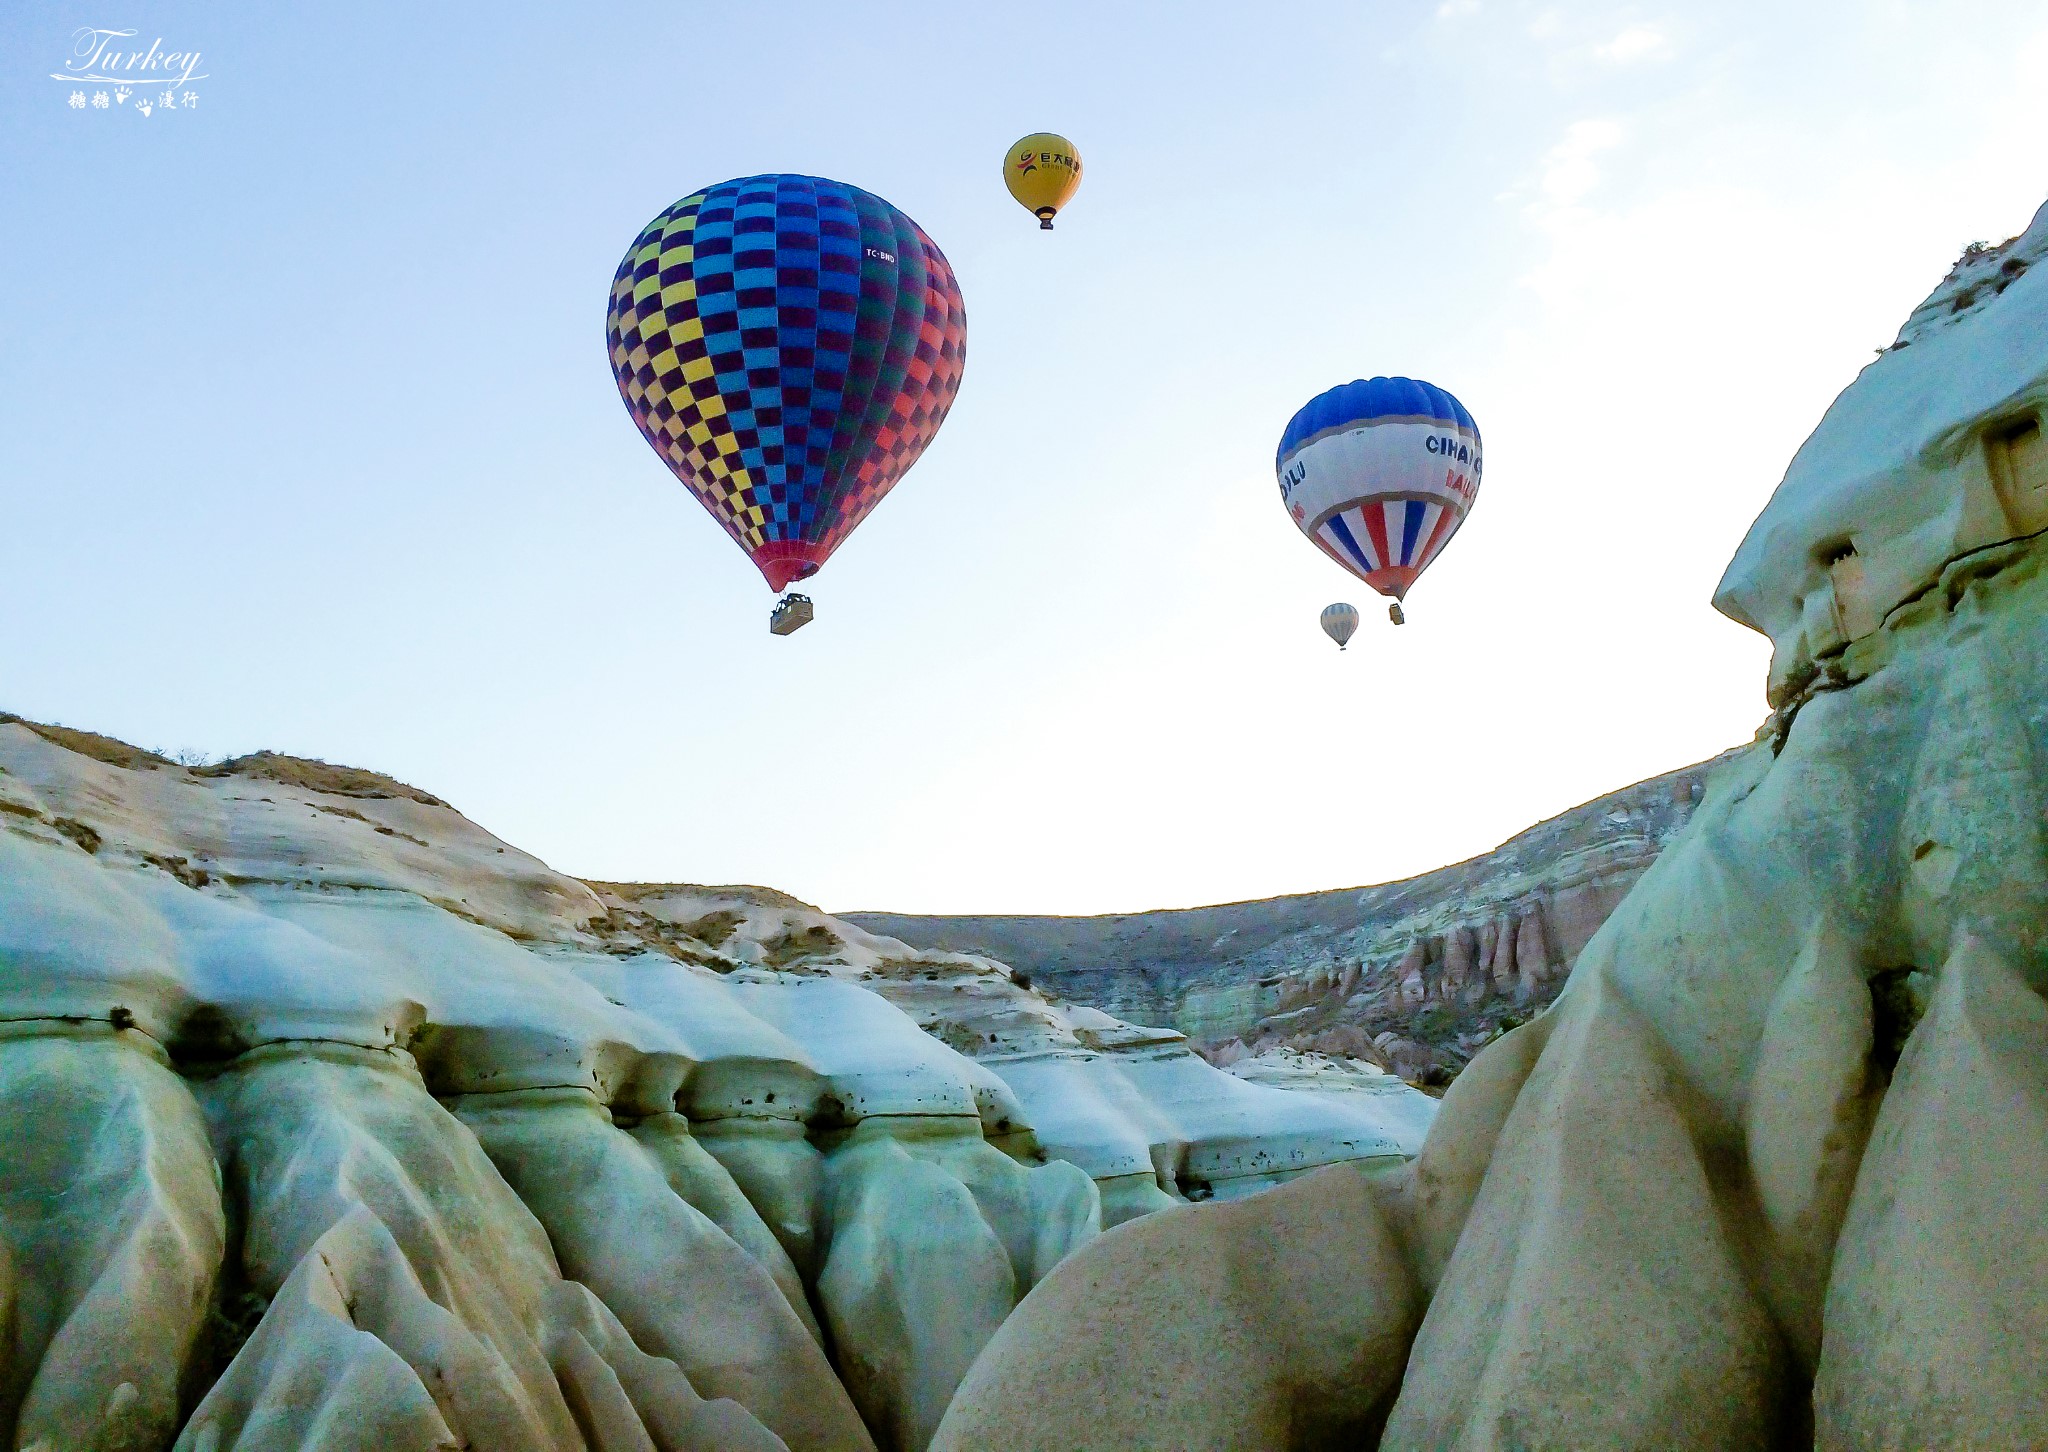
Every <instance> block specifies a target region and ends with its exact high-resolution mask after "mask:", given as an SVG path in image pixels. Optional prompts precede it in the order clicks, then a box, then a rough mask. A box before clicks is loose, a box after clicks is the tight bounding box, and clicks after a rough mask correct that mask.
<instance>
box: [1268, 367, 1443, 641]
mask: <svg viewBox="0 0 2048 1452" xmlns="http://www.w3.org/2000/svg"><path fill="white" fill-rule="evenodd" d="M1275 468H1276V470H1277V472H1278V473H1279V476H1280V500H1281V502H1282V503H1283V504H1285V505H1286V506H1287V513H1288V515H1289V516H1290V517H1291V518H1292V519H1293V520H1294V522H1295V524H1296V525H1298V526H1299V527H1300V529H1301V532H1302V533H1303V534H1305V535H1307V536H1308V537H1309V538H1310V539H1312V540H1314V541H1315V543H1316V545H1317V546H1318V547H1319V548H1320V549H1321V550H1322V551H1323V553H1324V554H1326V555H1328V556H1329V557H1330V558H1331V559H1333V560H1335V561H1336V562H1337V563H1338V564H1340V565H1342V566H1343V567H1344V568H1345V569H1347V570H1349V571H1350V572H1351V573H1352V574H1354V575H1356V576H1358V578H1359V579H1361V580H1363V581H1365V583H1366V584H1368V585H1370V586H1372V587H1373V589H1375V590H1377V591H1379V592H1380V593H1381V594H1382V595H1389V596H1392V597H1393V598H1394V600H1395V601H1397V602H1398V601H1399V600H1400V599H1401V597H1402V596H1403V595H1406V594H1407V593H1408V590H1409V588H1410V587H1411V586H1413V585H1414V583H1415V580H1416V577H1417V576H1418V575H1420V574H1421V573H1422V572H1423V571H1424V570H1426V569H1428V568H1429V565H1430V561H1432V560H1434V559H1435V558H1436V557H1437V555H1438V554H1440V553H1441V552H1442V550H1443V547H1444V546H1445V545H1446V544H1449V543H1450V539H1451V536H1452V535H1454V534H1456V533H1457V532H1458V526H1459V525H1461V524H1463V523H1464V522H1465V514H1466V511H1468V510H1469V509H1471V507H1472V501H1473V500H1474V499H1476V498H1478V497H1479V468H1480V445H1479V425H1477V424H1475V423H1474V422H1473V421H1472V415H1471V414H1469V413H1467V412H1466V411H1465V405H1464V404H1462V403H1460V402H1458V400H1457V399H1455V398H1453V397H1451V395H1450V394H1448V393H1446V392H1444V391H1443V390H1442V389H1441V388H1438V387H1437V386H1436V385H1435V384H1432V383H1424V382H1422V381H1421V380H1420V379H1415V378H1371V379H1360V380H1358V381H1357V382H1354V383H1345V384H1341V385H1339V386H1338V387H1336V388H1333V389H1331V390H1330V391H1329V392H1327V393H1321V394H1318V395H1316V397H1314V398H1312V399H1310V400H1309V402H1308V405H1307V406H1306V407H1304V408H1303V409H1302V410H1301V412H1300V413H1297V414H1296V415H1295V416H1294V418H1293V420H1292V421H1290V422H1289V423H1288V425H1287V431H1286V432H1285V433H1283V434H1282V435H1281V436H1280V450H1279V454H1278V457H1277V458H1276V460H1275ZM1388 613H1389V614H1391V615H1392V616H1393V618H1394V623H1395V624H1397V625H1398V624H1400V623H1401V607H1400V605H1399V604H1398V603H1397V604H1395V605H1394V606H1393V607H1392V608H1391V609H1390V610H1389V612H1388Z"/></svg>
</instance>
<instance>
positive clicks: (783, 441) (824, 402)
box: [605, 176, 967, 633]
mask: <svg viewBox="0 0 2048 1452" xmlns="http://www.w3.org/2000/svg"><path fill="white" fill-rule="evenodd" d="M605 332H606V336H607V338H608V340H609V342H610V344H611V359H612V372H613V373H614V374H615V375H616V376H617V378H618V384H619V394H620V396H621V397H622V398H624V399H625V401H626V411H627V412H628V413H630V414H632V415H633V422H634V423H635V424H637V425H639V428H640V432H641V434H642V435H644V436H645V437H646V439H647V442H648V443H649V444H651V445H652V446H653V447H654V451H655V452H656V453H658V454H659V455H661V457H662V460H663V462H665V463H666V464H667V465H668V467H669V469H670V471H671V472H673V473H674V474H675V476H676V478H678V479H680V480H681V481H682V482H683V486H684V487H685V488H687V489H688V490H689V491H690V492H691V493H692V494H694V495H696V496H697V499H698V501H699V502H700V503H702V504H703V506H704V507H705V508H706V509H708V510H710V511H711V516H712V518H714V519H716V520H717V521H718V523H719V524H720V525H721V526H722V527H723V528H724V530H725V532H726V533H727V534H729V535H731V536H732V537H733V540H734V541H735V542H736V543H737V544H738V545H739V547H740V548H741V549H743V550H745V551H746V552H747V556H748V558H750V559H751V560H753V562H754V564H755V565H756V566H757V567H758V568H759V569H760V571H761V573H762V575H764V576H765V577H766V578H767V580H768V585H769V588H771V589H773V590H776V591H780V590H782V589H783V588H784V587H785V586H787V585H789V584H790V583H792V582H793V581H796V580H801V579H804V578H806V577H807V576H810V575H814V574H816V573H817V572H818V569H819V567H820V566H822V565H823V564H824V563H825V561H826V560H827V559H828V558H830V557H831V554H832V552H833V551H834V550H835V549H837V548H838V547H839V545H840V544H841V543H842V542H843V541H844V540H845V539H846V537H847V535H849V534H850V533H852V532H853V530H854V528H855V527H856V526H857V525H859V524H860V522H861V521H862V520H863V519H865V518H867V516H868V512H869V511H870V510H872V509H873V508H874V507H875V506H876V505H877V504H878V503H880V502H881V499H882V496H883V495H885V494H887V493H888V492H889V490H890V489H891V488H893V487H894V486H895V484H896V481H897V480H899V479H901V478H902V477H903V475H904V472H905V471H906V470H908V469H909V468H910V466H911V465H912V464H914V463H916V462H917V458H918V455H920V454H922V453H923V452H924V449H925V446H926V445H927V444H929V443H930V442H931V441H932V437H933V435H935V434H936V433H937V432H938V430H939V425H940V424H941V423H942V422H944V420H945V417H946V411H947V410H948V409H949V408H951V407H952V405H953V397H954V395H955V394H956V393H958V392H959V389H960V374H961V369H962V368H963V366H964V365H965V362H966V354H967V315H966V311H965V308H964V307H963V305H962V303H961V299H960V285H959V283H958V282H956V281H955V280H954V278H953V269H952V268H951V267H950V266H948V265H947V263H946V259H945V256H944V254H942V253H941V252H940V251H939V249H938V247H937V246H936V245H934V243H933V242H932V240H931V238H929V237H927V236H926V235H925V234H924V231H923V230H922V229H921V228H920V227H919V226H918V225H917V223H915V222H913V221H911V220H910V218H908V217H906V216H904V215H903V213H901V212H899V211H897V210H896V209H895V208H894V207H892V206H890V205H889V204H888V203H887V202H885V201H883V200H882V199H881V198H880V197H877V196H873V195H871V194H870V193H867V192H864V191H862V190H861V189H860V188H858V187H851V186H848V185H846V184H845V183H844V182H836V181H827V180H825V179H824V178H822V177H813V176H750V177H741V178H740V179H738V180H737V181H729V182H721V183H719V184H718V185H717V186H715V187H706V188H705V189H704V190H703V191H699V192H692V193H691V194H690V195H689V196H687V197H684V198H683V199H682V200H681V201H679V202H677V203H676V204H675V205H674V206H672V207H670V208H669V209H668V210H667V211H665V212H663V213H662V214H661V215H660V216H658V217H656V218H655V219H654V220H653V221H652V222H649V223H648V224H647V226H646V227H644V228H643V229H642V230H641V232H640V235H639V236H638V237H636V238H635V239H634V240H633V245H632V246H631V247H629V248H628V249H627V250H626V257H625V260H624V261H623V262H621V263H620V264H619V270H618V275H617V276H616V277H615V278H613V280H612V294H611V306H610V308H609V310H608V311H607V313H606V315H605ZM807 607H808V602H806V609H807ZM799 613H805V612H799ZM787 615H788V612H785V617H787ZM805 618H808V614H807V613H805ZM784 623H785V624H786V623H787V619H786V618H785V621H784ZM801 623H802V622H801V621H798V622H797V624H801ZM787 628H788V629H791V630H793V629H795V628H796V625H788V626H787ZM780 633H786V631H785V632H780Z"/></svg>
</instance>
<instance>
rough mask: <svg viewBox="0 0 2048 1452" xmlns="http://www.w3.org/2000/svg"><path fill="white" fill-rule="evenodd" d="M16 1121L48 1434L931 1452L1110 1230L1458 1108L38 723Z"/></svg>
mask: <svg viewBox="0 0 2048 1452" xmlns="http://www.w3.org/2000/svg"><path fill="white" fill-rule="evenodd" d="M1275 1075H1277V1076H1278V1077H1277V1078H1276V1077H1275ZM1276 1084H1278V1085H1279V1087H1275V1085H1276ZM0 1102H4V1104H5V1107H6V1110H7V1112H8V1124H9V1126H10V1128H9V1132H8V1133H7V1134H6V1135H5V1136H0V1321H4V1325H5V1327H6V1329H7V1332H8V1336H7V1339H6V1340H5V1342H4V1343H0V1344H4V1346H5V1348H6V1353H5V1357H4V1359H0V1426H5V1427H7V1428H9V1429H11V1431H12V1435H13V1438H14V1442H13V1445H15V1446H18V1447H23V1448H37V1449H44V1452H57V1449H67V1448H93V1449H103V1448H122V1449H149V1448H165V1447H169V1446H172V1445H173V1444H174V1443H175V1445H176V1446H177V1447H179V1448H180V1449H190V1452H227V1449H248V1452H262V1449H280V1452H282V1449H300V1448H329V1449H333V1448H344V1447H346V1448H376V1449H378V1452H398V1449H411V1448H418V1449H423V1452H424V1449H434V1448H454V1447H476V1448H491V1449H520V1448H532V1449H543V1448H545V1449H577V1448H584V1447H589V1448H596V1449H606V1452H611V1449H620V1448H633V1449H642V1448H665V1449H680V1448H705V1449H710V1448H739V1449H744V1448H764V1449H765V1448H773V1447H787V1448H790V1449H796V1452H803V1449H840V1448H867V1447H873V1446H876V1445H878V1444H879V1445H880V1446H882V1447H886V1448H921V1447H923V1446H924V1445H925V1444H926V1442H927V1441H928V1440H929V1439H930V1436H931V1434H932V1431H933V1429H934V1428H935V1427H936V1425H937V1423H938V1421H939V1418H940V1417H941V1416H942V1415H943V1413H944V1411H945V1408H946V1406H947V1404H948V1402H949V1401H950V1399H951V1397H952V1394H953V1391H954V1388H955V1387H956V1385H957V1384H958V1382H959V1380H960V1378H961V1376H962V1375H963V1374H964V1373H965V1371H966V1369H967V1367H968V1365H969V1364H970V1363H971V1362H972V1361H973V1359H974V1357H975V1354H976V1353H977V1352H978V1351H979V1350H980V1348H981V1347H982V1345H983V1344H984V1343H985V1342H986V1341H987V1340H988V1338H989V1337H990V1336H991V1335H992V1334H993V1333H994V1332H995V1330H996V1328H997V1327H998V1326H999V1325H1000V1324H1001V1323H1002V1322H1003V1320H1004V1319H1005V1318H1006V1317H1007V1316H1008V1315H1009V1313H1010V1311H1011V1310H1012V1308H1013V1307H1014V1306H1015V1304H1016V1303H1017V1301H1018V1299H1019V1298H1020V1297H1021V1296H1022V1295H1024V1294H1025V1293H1026V1292H1028V1291H1029V1290H1030V1289H1031V1288H1032V1287H1033V1286H1034V1285H1035V1284H1037V1283H1038V1282H1039V1281H1040V1280H1042V1279H1043V1278H1044V1277H1045V1276H1046V1275H1047V1274H1048V1273H1049V1272H1050V1271H1051V1270H1052V1269H1053V1267H1054V1266H1056V1265H1057V1264H1059V1263H1060V1261H1061V1260H1062V1259H1063V1258H1064V1257H1066V1256H1067V1255H1069V1254H1070V1253H1071V1252H1073V1251H1074V1250H1075V1249H1076V1248H1077V1247H1079V1246H1082V1245H1084V1244H1086V1243H1088V1242H1089V1241H1090V1240H1092V1239H1093V1238H1094V1237H1095V1236H1096V1235H1097V1234H1098V1233H1099V1231H1100V1229H1101V1227H1102V1226H1103V1225H1104V1224H1105V1223H1109V1224H1114V1223H1117V1222H1119V1221H1122V1220H1126V1219H1130V1218H1132V1217H1135V1216H1140V1215H1143V1214H1145V1213H1146V1212H1148V1211H1150V1210H1154V1209H1159V1208H1163V1207H1167V1206H1171V1205H1175V1204H1178V1203H1182V1202H1184V1201H1186V1200H1188V1199H1206V1198H1212V1197H1213V1198H1217V1199H1226V1200H1227V1199H1233V1198H1237V1197H1242V1196H1245V1195H1248V1194H1250V1193H1251V1192H1253V1191H1255V1190H1260V1189H1264V1188H1266V1187H1268V1186H1271V1185H1274V1184H1278V1183H1282V1182H1284V1181H1287V1180H1289V1179H1292V1178H1295V1177H1298V1176H1300V1175H1301V1174H1303V1173H1304V1172H1305V1171H1308V1170H1313V1169H1315V1168H1317V1167H1320V1166H1327V1165H1330V1164H1334V1163H1339V1162H1345V1161H1352V1160H1358V1161H1379V1162H1384V1163H1399V1162H1400V1161H1402V1160H1403V1159H1405V1158H1406V1157H1408V1156H1410V1155H1412V1154H1413V1153H1414V1151H1415V1150H1416V1148H1417V1147H1418V1146H1419V1145H1420V1143H1421V1139H1422V1136H1423V1134H1424V1133H1425V1132H1426V1129H1427V1126H1428V1123H1429V1120H1430V1118H1431V1116H1432V1115H1433V1113H1434V1109H1435V1104H1434V1101H1432V1100H1430V1099H1428V1098H1426V1097H1425V1096H1422V1095H1420V1094H1417V1093H1415V1092H1414V1091H1412V1090H1409V1089H1407V1088H1405V1087H1404V1086H1402V1085H1400V1084H1399V1083H1398V1082H1397V1081H1394V1080H1391V1079H1388V1078H1386V1077H1385V1076H1375V1075H1373V1074H1372V1073H1371V1072H1370V1071H1369V1070H1361V1069H1357V1068H1347V1067H1345V1066H1342V1065H1332V1064H1316V1063H1312V1062H1309V1063H1303V1064H1300V1065H1295V1066H1293V1067H1292V1068H1291V1069H1289V1070H1286V1071H1284V1072H1283V1071H1281V1070H1278V1069H1276V1070H1274V1072H1273V1074H1269V1075H1267V1076H1266V1078H1265V1081H1264V1082H1262V1081H1261V1079H1260V1077H1259V1076H1258V1075H1255V1074H1246V1075H1230V1074H1225V1073H1222V1072H1220V1071H1218V1070H1217V1069H1215V1068H1212V1067H1211V1066H1210V1065H1208V1064H1207V1063H1205V1062H1203V1061H1202V1060H1201V1059H1199V1058H1198V1057H1196V1056H1195V1055H1194V1054H1193V1053H1191V1052H1190V1051H1189V1049H1188V1047H1187V1045H1186V1042H1185V1040H1184V1039H1183V1038H1182V1036H1181V1035H1180V1034H1178V1033H1175V1032H1173V1031H1171V1030H1157V1029H1146V1028H1140V1027H1137V1026H1134V1025H1132V1024H1128V1023H1125V1022H1123V1021H1122V1020H1120V1019H1117V1018H1113V1017H1111V1016H1110V1015H1108V1014H1105V1013H1102V1012H1099V1011H1096V1010H1092V1009H1088V1008H1084V1007H1080V1006H1073V1005H1059V1004H1055V1003H1053V1002H1051V1001H1049V1000H1048V999H1046V998H1045V997H1044V996H1043V995H1042V994H1039V993H1036V992H1033V991H1031V990H1030V989H1028V988H1027V987H1024V986H1022V985H1020V983H1018V982H1017V981H1015V980H1014V979H1013V977H1012V975H1011V973H1010V971H1009V970H1008V969H1007V968H1006V967H1004V965H1002V964H1001V963H998V962H994V961H992V960H989V959H987V958H983V957H975V956H970V955H962V954H957V953H945V952H937V953H926V952H920V951H918V950H916V949H913V948H911V947H909V946H907V945H906V944H904V943H902V942H900V941H896V940H893V939H890V938H884V937H878V936H876V935H874V934H871V933H868V932H866V931H864V930H862V929H860V928H857V927H854V926H852V925H850V924H847V923H844V922H840V921H838V920H835V919H833V918H830V917H827V916H825V915H824V914H822V913H819V912H817V911H815V910H813V909H811V908H808V907H806V906H805V905H803V904H801V903H799V902H796V901H795V900H794V899H791V898H787V897H784V896H782V895H780V894H777V893H774V892H770V891H767V890H765V889H760V888H692V887H677V886H650V885H631V886H629V885H620V884H605V883H585V882H579V881H577V880H575V879H572V878H568V877H565V876H562V875H561V874H558V873H555V872H553V871H551V870H550V869H549V868H547V867H546V866H545V865H544V864H542V863H540V862H538V861H536V860H535V859H533V858H531V857H529V856H527V855H525V854H524V853H521V852H519V851H517V850H516V849H514V848H512V847H510V846H509V845H507V844H505V843H503V842H501V841H499V840H498V839H497V838H495V837H492V836H491V835H490V834H489V833H487V832H485V831H483V830H482V829H481V828H479V827H477V826H476V825H475V824H473V823H471V822H469V821H467V820H466V819H464V818H463V817H462V816H461V815H460V814H459V813H457V812H455V811H454V810H453V809H452V808H450V807H448V806H447V805H446V804H445V803H443V802H440V801H438V800H437V799H435V798H433V797H431V796H429V795H427V794H426V793H424V792H421V791H417V790H415V789H413V788H410V787H407V786H404V785H402V784H400V783H397V782H394V781H391V780H390V779H388V778H385V777H380V776H377V775H375V774H374V773H370V772H363V771H355V770H350V769H346V768H338V767H333V766H328V765H326V764H324V763H319V762H308V761H301V760H297V759H294V758H290V757H283V756H275V755H270V754H261V755H257V756H254V757H248V758H243V759H241V760H238V761H234V762H228V763H224V764H221V765H219V766H211V767H201V768H198V769H191V768H187V767H184V766H180V765H178V764H176V763H173V762H170V761H167V760H164V759H163V758H161V757H157V756H154V755H152V754H150V753H148V752H143V751H138V750H136V749H135V748H133V747H128V746H125V745H123V744H122V743H119V742H116V741H111V740H109V739H107V738H104V737H98V736H93V735H90V734H87V733H83V732H77V731H67V730H64V729H62V728H57V727H50V726H40V725H36V724H34V723H30V722H25V721H22V720H20V719H18V718H15V717H0Z"/></svg>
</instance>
